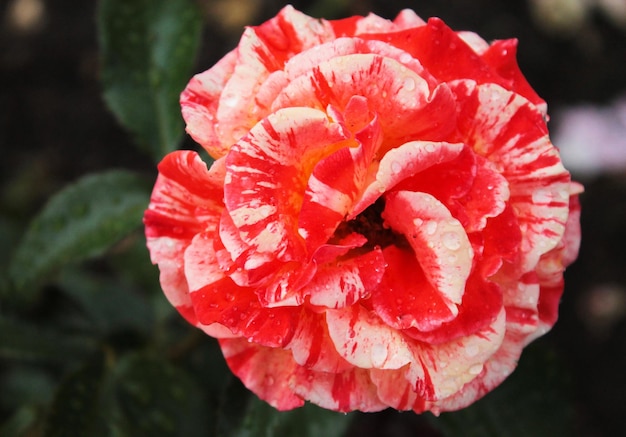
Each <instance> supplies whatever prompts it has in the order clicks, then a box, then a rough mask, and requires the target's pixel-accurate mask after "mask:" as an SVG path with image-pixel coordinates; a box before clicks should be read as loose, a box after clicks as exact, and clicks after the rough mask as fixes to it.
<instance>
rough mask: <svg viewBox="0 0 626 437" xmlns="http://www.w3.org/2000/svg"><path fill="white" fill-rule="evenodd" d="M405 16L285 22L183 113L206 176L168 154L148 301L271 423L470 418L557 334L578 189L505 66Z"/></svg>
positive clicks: (207, 83)
mask: <svg viewBox="0 0 626 437" xmlns="http://www.w3.org/2000/svg"><path fill="white" fill-rule="evenodd" d="M515 52H516V41H515V40H502V41H495V42H493V43H491V44H488V43H487V42H485V41H484V40H482V39H481V38H480V37H479V36H477V35H476V34H473V33H468V32H455V31H453V30H451V29H450V28H449V27H447V26H446V25H445V24H444V23H443V22H442V21H441V20H440V19H437V18H432V19H430V20H428V22H424V21H423V20H421V19H420V18H419V17H418V16H417V15H415V13H414V12H412V11H410V10H404V11H402V12H400V14H399V15H398V16H397V17H396V19H395V20H393V21H388V20H385V19H382V18H380V17H378V16H376V15H373V14H370V15H369V16H367V17H352V18H348V19H344V20H337V21H326V20H318V19H314V18H311V17H308V16H306V15H304V14H302V13H301V12H298V11H296V10H295V9H294V8H292V7H290V6H287V7H285V8H284V9H283V10H282V11H281V12H280V13H279V14H278V15H277V16H276V17H274V18H272V19H271V20H269V21H267V22H266V23H264V24H262V25H260V26H256V27H249V28H247V29H246V30H245V32H244V34H243V36H242V38H241V41H240V43H239V45H238V46H237V48H235V49H234V50H233V51H231V52H230V53H228V54H227V55H226V56H225V57H224V58H223V59H222V60H220V61H219V62H218V63H217V64H216V65H215V66H214V67H213V68H211V69H209V70H207V71H205V72H203V73H200V74H198V75H197V76H195V77H194V78H193V79H191V81H190V82H189V84H188V85H187V87H186V89H185V90H184V91H183V93H182V96H181V105H182V113H183V116H184V119H185V121H186V123H187V132H188V133H189V134H190V135H191V136H192V137H193V138H194V139H195V140H196V141H197V142H198V143H199V144H200V145H201V146H202V147H203V148H204V149H205V150H206V151H207V152H208V153H209V155H210V156H211V157H212V158H213V159H214V160H215V161H214V162H213V163H212V165H211V166H210V168H207V165H206V164H205V163H204V162H203V161H202V159H201V158H200V156H199V155H198V154H197V153H196V152H193V151H177V152H173V153H171V154H169V155H167V156H166V157H165V158H164V159H163V161H162V162H161V163H160V165H159V172H160V174H159V176H158V179H157V181H156V185H155V187H154V192H153V193H152V198H151V202H150V206H149V209H148V210H147V211H146V213H145V218H144V222H145V226H146V235H147V240H148V247H149V250H150V253H151V257H152V261H153V262H154V263H156V264H158V266H159V268H160V272H161V276H160V280H161V285H162V288H163V290H164V292H165V294H166V296H167V298H168V299H169V301H170V302H171V304H172V305H173V306H175V307H176V309H177V310H178V311H179V312H180V313H181V314H182V316H183V317H184V318H185V319H187V320H188V321H189V322H190V323H191V324H193V325H195V326H197V327H198V328H200V329H202V330H203V331H204V332H206V333H207V334H208V335H210V336H213V337H215V338H217V339H218V340H219V344H220V346H221V349H222V352H223V354H224V357H225V358H226V361H227V363H228V366H229V367H230V369H231V370H232V371H233V372H234V374H235V375H237V376H238V377H239V378H240V379H241V381H242V382H243V383H244V384H245V385H246V387H248V388H249V389H250V390H251V391H253V392H254V393H256V394H257V395H258V396H259V397H260V398H262V399H264V400H265V401H267V402H268V403H270V404H271V405H273V406H274V407H276V408H277V409H279V410H289V409H292V408H296V407H299V406H302V405H303V404H304V402H305V401H310V402H312V403H315V404H317V405H320V406H322V407H324V408H328V409H332V410H337V411H343V412H347V411H352V410H361V411H377V410H382V409H385V408H387V407H392V408H395V409H397V410H414V411H416V412H422V411H426V410H430V411H432V412H433V413H435V414H438V413H439V412H442V411H449V410H456V409H459V408H462V407H464V406H467V405H469V404H470V403H472V402H473V401H475V400H476V399H478V398H480V397H481V396H483V395H484V394H485V393H487V392H489V391H490V390H492V389H493V388H494V387H496V386H497V385H498V384H500V383H501V382H502V381H503V380H504V379H505V378H506V377H507V375H509V374H510V373H511V372H512V371H513V369H514V368H515V366H516V363H517V361H518V359H519V357H520V354H521V351H522V349H523V348H524V346H526V345H527V344H528V343H529V342H531V341H532V340H533V339H535V338H537V337H539V336H540V335H542V334H544V333H546V332H547V331H548V330H549V329H550V328H551V327H552V325H553V324H554V323H555V321H556V318H557V307H558V304H559V299H560V297H561V294H562V291H563V270H564V269H565V267H566V266H567V265H568V264H570V263H571V262H572V261H573V260H574V259H575V257H576V255H577V252H578V245H579V241H580V229H579V224H578V221H579V204H578V200H577V195H578V193H579V192H580V191H581V190H582V188H581V186H580V185H578V184H576V183H573V182H571V180H570V175H569V173H568V172H567V171H566V170H565V169H564V167H563V165H562V164H561V160H560V158H559V153H558V151H557V149H556V148H555V147H554V146H553V145H552V144H551V142H550V139H549V137H548V131H547V128H546V119H547V116H546V104H545V102H544V101H543V100H542V99H541V98H540V97H538V96H537V94H536V93H535V92H534V91H533V90H532V88H531V87H530V86H529V85H528V83H527V82H526V80H525V79H524V77H523V76H522V74H521V72H520V70H519V68H518V66H517V62H516V58H515Z"/></svg>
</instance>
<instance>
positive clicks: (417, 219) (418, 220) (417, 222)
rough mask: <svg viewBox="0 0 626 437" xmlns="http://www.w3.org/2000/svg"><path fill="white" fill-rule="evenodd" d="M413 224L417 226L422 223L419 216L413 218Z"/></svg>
mask: <svg viewBox="0 0 626 437" xmlns="http://www.w3.org/2000/svg"><path fill="white" fill-rule="evenodd" d="M413 224H414V225H415V226H416V227H418V228H419V227H420V226H422V225H423V224H424V220H422V219H421V218H416V219H413Z"/></svg>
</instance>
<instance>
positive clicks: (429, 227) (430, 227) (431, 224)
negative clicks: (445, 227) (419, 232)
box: [426, 220, 437, 235]
mask: <svg viewBox="0 0 626 437" xmlns="http://www.w3.org/2000/svg"><path fill="white" fill-rule="evenodd" d="M435 232H437V222H436V221H434V220H429V221H427V222H426V234H428V235H434V234H435Z"/></svg>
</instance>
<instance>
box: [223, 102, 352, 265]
mask: <svg viewBox="0 0 626 437" xmlns="http://www.w3.org/2000/svg"><path fill="white" fill-rule="evenodd" d="M346 138H347V136H346V133H345V132H344V130H343V128H342V126H341V125H339V124H337V123H332V122H330V121H329V120H328V118H327V117H326V114H325V113H323V112H321V111H317V110H314V109H310V108H288V109H283V110H280V111H278V112H276V113H274V114H272V115H270V116H269V117H268V118H267V119H265V120H264V121H262V122H261V123H259V124H258V125H256V126H255V127H254V128H253V129H252V130H251V131H250V133H249V135H247V136H246V137H245V138H243V139H242V140H241V141H239V142H238V143H237V144H236V145H234V146H233V148H232V149H231V151H230V153H229V154H228V156H227V157H226V167H227V175H226V183H225V186H224V198H225V203H226V205H227V208H228V211H229V214H230V217H231V219H232V221H233V223H234V225H235V226H236V227H237V229H238V231H239V236H240V238H241V239H242V241H243V242H244V243H245V244H246V245H247V246H248V247H249V248H251V250H253V251H254V252H255V253H256V256H257V260H258V263H262V262H264V261H263V260H262V259H261V258H260V257H262V256H263V255H267V257H268V259H269V260H274V259H277V260H281V261H284V262H287V261H290V260H303V259H304V256H305V253H304V242H303V238H302V236H301V235H300V234H299V233H298V222H297V218H298V214H299V212H300V208H301V206H302V202H303V196H304V191H305V188H306V184H307V181H308V178H309V175H310V174H311V172H312V169H313V166H314V165H315V164H316V163H317V162H318V161H319V160H320V159H321V158H323V157H324V156H326V155H328V154H330V153H332V152H334V151H335V150H337V149H339V148H341V147H344V146H345V143H344V140H346ZM258 263H255V264H258ZM241 267H244V266H243V265H242V266H241ZM258 267H259V265H247V266H246V268H247V269H251V268H258Z"/></svg>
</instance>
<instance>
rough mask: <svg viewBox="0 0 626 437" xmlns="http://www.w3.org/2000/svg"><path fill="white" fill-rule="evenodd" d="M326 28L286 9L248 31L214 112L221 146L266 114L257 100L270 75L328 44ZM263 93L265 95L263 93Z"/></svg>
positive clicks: (328, 28)
mask: <svg viewBox="0 0 626 437" xmlns="http://www.w3.org/2000/svg"><path fill="white" fill-rule="evenodd" d="M333 38H334V33H333V31H332V28H331V26H330V25H328V24H327V23H325V22H322V21H319V20H316V19H314V18H312V17H309V16H306V15H304V14H303V13H301V12H299V11H296V10H295V9H294V8H293V7H291V6H286V7H285V8H283V9H282V10H281V11H280V13H279V14H278V15H277V16H276V17H274V18H272V19H271V20H269V21H267V22H265V23H263V24H261V25H260V26H256V27H249V28H247V29H246V30H245V31H244V34H243V36H242V38H241V40H240V42H239V45H238V47H237V54H238V55H237V66H236V68H235V70H234V72H233V74H232V76H231V78H230V79H229V81H228V83H226V85H225V86H224V89H223V91H222V94H221V97H220V102H219V106H218V110H217V122H218V123H219V126H218V127H217V133H218V135H219V137H220V140H221V142H222V144H225V145H230V144H233V143H235V142H236V141H238V140H239V139H240V138H241V137H242V136H243V135H245V133H246V132H247V131H248V130H250V129H251V128H252V127H253V126H254V125H255V124H256V123H257V122H258V121H259V120H261V119H262V118H264V117H265V116H267V115H268V113H269V111H268V108H267V105H266V103H267V102H266V99H263V100H265V102H264V101H263V100H261V101H257V100H256V99H255V98H253V97H252V96H257V95H258V94H259V91H261V88H262V87H263V85H264V84H265V82H266V80H268V79H269V78H270V74H271V73H272V72H274V71H278V70H282V69H283V66H284V64H285V62H286V61H287V60H288V59H289V58H290V57H291V56H293V55H294V54H296V53H300V52H302V51H305V50H307V49H309V48H311V47H313V46H316V45H318V44H321V43H324V42H326V41H329V40H332V39H333ZM265 92H267V91H265Z"/></svg>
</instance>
